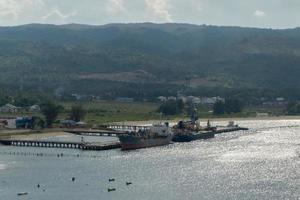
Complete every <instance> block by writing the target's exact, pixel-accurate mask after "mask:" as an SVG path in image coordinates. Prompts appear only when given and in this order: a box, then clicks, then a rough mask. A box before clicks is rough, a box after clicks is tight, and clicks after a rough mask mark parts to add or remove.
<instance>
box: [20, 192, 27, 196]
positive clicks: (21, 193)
mask: <svg viewBox="0 0 300 200" xmlns="http://www.w3.org/2000/svg"><path fill="white" fill-rule="evenodd" d="M23 195H28V192H20V193H18V196H23Z"/></svg>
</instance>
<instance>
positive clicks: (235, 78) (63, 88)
mask: <svg viewBox="0 0 300 200" xmlns="http://www.w3.org/2000/svg"><path fill="white" fill-rule="evenodd" d="M0 46H1V48H0V70H1V74H0V84H1V85H2V87H4V88H6V89H9V90H22V91H28V90H30V91H46V92H50V93H53V92H55V91H56V92H57V91H59V92H64V93H66V94H70V93H80V94H93V95H100V96H103V97H115V96H134V97H148V96H157V95H164V94H175V93H176V92H177V91H178V90H183V89H185V90H186V91H189V92H190V93H196V94H203V93H205V94H206V95H215V94H220V95H222V94H225V95H226V94H227V95H229V94H231V93H232V92H233V91H252V92H253V91H254V90H257V89H258V90H260V91H266V90H267V91H275V93H276V92H278V95H284V94H286V93H288V94H291V93H294V91H298V90H299V91H300V79H299V75H300V29H299V28H296V29H286V30H272V29H255V28H240V27H216V26H204V25H202V26H196V25H189V24H151V23H143V24H109V25H105V26H89V25H79V24H69V25H61V26H55V25H41V24H29V25H23V26H17V27H0ZM187 80H189V81H187ZM187 82H188V83H189V84H188V86H189V89H186V88H185V86H186V85H187ZM291 91H293V92H291ZM233 93H234V92H233ZM262 93H264V92H262ZM247 94H248V95H250V94H251V92H250V94H249V92H248V93H247ZM276 95H277V94H276Z"/></svg>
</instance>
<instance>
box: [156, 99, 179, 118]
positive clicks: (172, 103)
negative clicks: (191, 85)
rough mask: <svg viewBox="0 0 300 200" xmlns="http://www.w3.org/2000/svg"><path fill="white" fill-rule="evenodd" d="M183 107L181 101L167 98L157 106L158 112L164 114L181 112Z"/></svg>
mask: <svg viewBox="0 0 300 200" xmlns="http://www.w3.org/2000/svg"><path fill="white" fill-rule="evenodd" d="M182 109H183V103H182V101H181V100H180V101H176V100H168V101H166V102H164V103H163V104H162V105H161V106H160V107H159V109H158V110H159V112H161V113H163V114H164V115H176V114H178V113H181V112H182Z"/></svg>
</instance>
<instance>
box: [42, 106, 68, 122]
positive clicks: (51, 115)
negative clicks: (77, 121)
mask: <svg viewBox="0 0 300 200" xmlns="http://www.w3.org/2000/svg"><path fill="white" fill-rule="evenodd" d="M61 110H63V107H62V106H61V105H57V104H55V103H53V102H47V103H44V104H42V105H41V111H42V113H43V115H44V116H45V119H46V124H47V127H51V126H52V124H53V122H54V121H55V119H56V118H57V116H58V114H59V112H60V111H61Z"/></svg>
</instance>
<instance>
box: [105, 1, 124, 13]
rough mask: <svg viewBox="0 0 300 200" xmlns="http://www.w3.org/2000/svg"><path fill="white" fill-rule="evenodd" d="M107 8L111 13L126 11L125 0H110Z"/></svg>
mask: <svg viewBox="0 0 300 200" xmlns="http://www.w3.org/2000/svg"><path fill="white" fill-rule="evenodd" d="M105 10H106V12H107V13H108V14H110V15H115V14H117V13H120V12H123V11H125V7H124V1H123V0H108V2H107V4H106V7H105Z"/></svg>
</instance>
